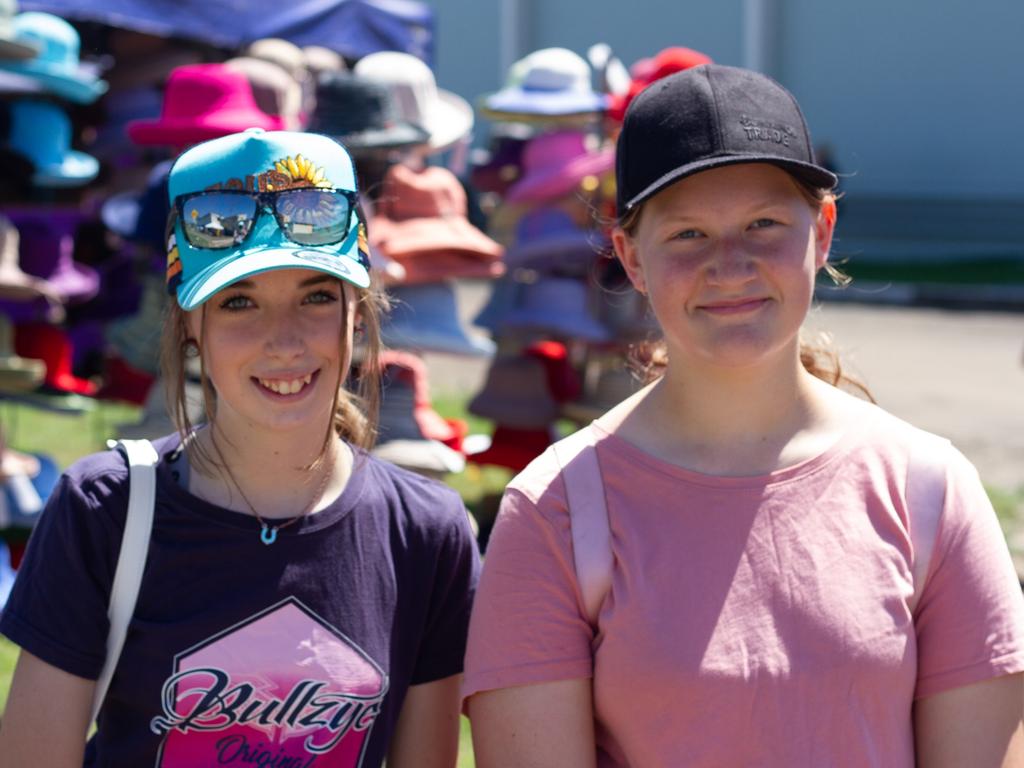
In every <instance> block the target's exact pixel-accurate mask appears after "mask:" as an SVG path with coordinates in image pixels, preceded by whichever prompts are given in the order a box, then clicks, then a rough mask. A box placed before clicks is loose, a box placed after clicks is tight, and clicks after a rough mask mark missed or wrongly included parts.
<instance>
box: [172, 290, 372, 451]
mask: <svg viewBox="0 0 1024 768" xmlns="http://www.w3.org/2000/svg"><path fill="white" fill-rule="evenodd" d="M356 290H357V297H358V298H357V300H356V312H357V315H358V316H359V317H360V318H361V320H362V325H363V329H364V334H363V342H364V350H363V355H362V364H363V365H364V366H366V367H367V368H368V369H369V370H377V366H378V358H379V353H380V348H381V335H380V318H381V315H382V313H383V312H384V311H385V310H386V307H387V301H386V298H385V295H384V293H383V291H381V290H380V289H379V288H378V287H377V286H376V285H375V284H371V286H370V287H369V288H357V289H356ZM201 311H203V312H205V305H204V308H203V309H202V310H201ZM201 328H202V330H201V332H200V338H199V339H192V338H191V337H190V336H189V332H188V326H187V325H186V322H185V312H184V311H183V310H182V309H181V307H180V306H179V304H178V302H177V301H173V300H172V301H170V302H168V308H167V313H166V315H165V317H164V328H163V335H162V337H161V349H160V371H161V375H162V376H163V380H164V382H165V385H166V390H167V391H166V395H167V407H168V410H169V412H170V414H171V418H172V420H173V421H174V425H175V427H176V428H177V430H178V433H179V434H180V435H181V437H182V440H185V439H186V438H187V437H188V436H189V435H190V434H192V432H193V431H194V430H195V428H196V425H195V424H193V423H192V420H191V417H190V416H189V412H188V405H187V402H186V397H185V380H186V377H187V371H186V355H185V349H186V345H187V344H189V343H190V342H194V343H197V344H198V345H199V349H200V350H202V348H203V343H204V341H205V339H204V338H202V337H203V335H205V329H206V323H205V316H204V322H203V323H202V326H201ZM339 330H340V329H339ZM348 343H349V340H348V339H347V338H345V336H344V334H343V335H342V338H341V340H340V342H339V348H340V351H341V355H342V359H344V357H345V353H346V352H347V351H348V350H347V349H346V346H347V344H348ZM199 365H200V371H199V374H200V385H201V387H202V393H203V410H204V413H205V416H206V422H207V423H208V424H211V425H212V424H213V423H214V420H215V419H216V413H217V392H216V390H214V388H213V385H212V383H211V382H210V379H209V377H208V376H207V375H206V367H205V364H204V363H203V356H202V354H200V355H199ZM350 378H351V372H350V371H340V372H339V375H338V382H337V387H336V388H335V393H334V408H333V412H334V416H333V418H332V420H331V423H330V425H329V426H328V428H327V429H326V430H325V432H324V439H323V446H322V448H321V451H320V454H319V456H318V457H317V458H316V459H315V460H314V462H313V464H312V465H310V467H309V469H316V468H318V467H319V466H320V463H321V462H322V461H323V460H324V459H325V457H326V455H327V450H328V447H329V446H330V443H331V439H332V437H334V436H338V437H340V438H342V439H343V440H346V441H347V442H349V443H352V444H353V445H357V446H359V447H361V448H370V447H372V446H373V444H374V442H375V441H376V438H377V412H378V409H379V405H380V386H379V378H378V377H375V376H359V377H358V384H357V385H356V388H355V391H352V390H349V389H348V388H347V387H346V382H347V381H348V380H350ZM193 446H194V449H195V459H196V460H197V463H198V465H199V466H200V467H204V466H205V467H206V468H209V467H210V466H216V465H217V464H218V462H216V461H214V460H213V458H212V457H211V456H209V455H207V453H206V452H205V451H203V449H202V448H201V446H199V445H198V443H195V442H193Z"/></svg>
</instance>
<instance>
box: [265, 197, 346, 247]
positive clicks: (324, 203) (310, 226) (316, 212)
mask: <svg viewBox="0 0 1024 768" xmlns="http://www.w3.org/2000/svg"><path fill="white" fill-rule="evenodd" d="M275 205H276V208H277V220H278V223H279V224H280V226H281V228H282V229H283V230H284V231H285V234H286V235H287V236H288V239H289V240H292V241H294V242H296V243H301V244H302V245H328V244H330V243H339V242H341V241H342V240H343V239H344V238H345V235H346V234H348V225H349V219H350V218H351V215H352V206H351V205H350V204H349V201H348V197H346V196H345V195H343V194H342V193H340V192H336V191H334V190H331V189H292V190H288V191H287V192H281V193H280V194H279V195H277V199H276V201H275Z"/></svg>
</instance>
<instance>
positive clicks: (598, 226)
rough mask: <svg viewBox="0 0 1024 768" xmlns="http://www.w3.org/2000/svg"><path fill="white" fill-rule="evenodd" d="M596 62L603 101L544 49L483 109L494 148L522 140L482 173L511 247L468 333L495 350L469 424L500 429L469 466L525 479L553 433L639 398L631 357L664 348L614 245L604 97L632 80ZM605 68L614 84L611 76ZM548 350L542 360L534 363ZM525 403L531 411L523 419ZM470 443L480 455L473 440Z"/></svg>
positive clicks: (577, 68) (577, 66) (560, 56)
mask: <svg viewBox="0 0 1024 768" xmlns="http://www.w3.org/2000/svg"><path fill="white" fill-rule="evenodd" d="M591 53H592V54H595V55H593V56H592V61H596V62H597V64H599V65H600V67H601V69H602V71H601V72H599V73H598V74H599V77H598V78H597V80H598V81H599V83H600V84H601V85H600V88H598V89H597V90H596V91H595V89H594V88H593V87H592V84H591V76H592V74H593V73H592V72H591V71H590V65H589V64H588V63H587V62H586V61H585V60H583V59H582V57H578V56H576V55H575V54H574V53H573V52H571V51H566V50H564V49H562V50H557V49H556V50H551V49H547V50H543V51H537V52H535V53H533V54H530V55H529V56H527V57H525V58H524V59H522V60H520V61H519V62H516V64H514V65H513V67H512V68H511V70H510V71H509V75H508V79H507V81H506V84H505V87H504V88H502V90H500V91H498V92H497V93H494V94H490V95H488V96H485V97H484V98H483V99H482V109H481V112H482V114H483V115H484V116H486V117H488V118H490V119H492V120H495V121H498V122H497V123H496V129H497V130H496V132H497V134H498V135H499V136H501V135H512V136H518V137H519V138H518V143H517V144H515V145H513V144H510V145H509V148H508V149H505V150H504V153H505V157H500V156H498V152H497V150H498V149H500V148H501V146H502V145H501V144H498V143H496V144H495V147H496V150H495V157H494V159H493V162H492V163H491V164H490V165H487V164H478V165H477V167H476V168H475V173H476V175H477V176H479V177H480V179H481V185H482V187H483V188H484V189H485V190H486V192H487V194H488V195H489V196H490V198H489V199H490V200H491V204H492V207H491V209H490V211H489V213H490V216H491V217H490V222H489V223H490V224H491V226H490V227H489V230H488V231H489V232H490V233H491V234H492V236H495V237H497V238H498V239H500V240H501V241H502V242H504V243H505V244H506V246H507V248H506V252H505V258H504V261H505V266H506V270H507V271H506V275H505V276H504V277H503V278H501V279H500V280H498V281H496V282H495V283H494V284H493V290H492V292H491V295H490V297H489V300H488V301H486V302H485V304H484V305H483V307H482V309H481V310H480V311H479V313H478V314H477V315H476V317H475V318H474V319H473V323H474V324H475V325H477V326H478V327H481V328H484V329H486V330H487V331H489V333H490V334H491V337H492V338H493V339H494V341H495V344H496V348H497V349H498V350H499V354H497V355H496V356H495V358H494V360H493V362H492V364H491V369H490V370H489V371H488V373H487V377H486V380H485V382H484V384H483V386H482V388H481V389H480V391H479V392H477V393H476V394H475V396H474V397H473V398H472V399H471V400H470V405H469V409H470V412H472V413H474V414H476V415H479V416H481V417H483V418H488V419H490V420H492V421H493V422H494V424H495V429H494V433H493V435H492V436H491V438H490V441H489V445H487V447H486V448H485V450H482V451H481V450H478V451H473V452H471V453H470V454H469V460H470V461H471V462H474V463H483V464H488V463H490V464H495V465H499V466H503V467H506V468H508V469H511V470H513V471H518V470H521V469H522V468H524V467H525V466H526V464H527V463H529V461H530V460H532V458H534V457H535V456H536V455H538V454H539V453H540V452H541V451H543V450H544V449H545V448H546V447H547V445H548V444H550V442H551V441H552V439H557V433H558V430H557V429H556V427H559V426H560V427H561V429H562V430H563V431H564V429H566V428H571V426H570V425H569V424H568V423H567V422H573V423H575V425H576V426H577V427H578V426H580V425H583V424H586V423H588V422H589V421H590V420H592V419H594V418H596V417H597V416H599V415H601V414H602V413H604V412H605V411H606V410H608V409H609V408H611V407H613V406H614V405H615V404H616V403H618V402H620V401H621V400H622V399H624V398H626V397H628V396H629V395H631V394H632V393H634V392H636V391H637V390H638V389H639V388H640V386H641V385H640V381H639V380H638V379H637V378H636V377H634V376H633V374H632V373H631V372H630V371H629V370H628V368H627V359H628V357H629V354H630V350H631V348H632V347H633V346H634V345H636V344H640V343H643V342H646V341H649V340H653V339H656V338H657V335H658V327H657V324H656V323H655V321H654V317H653V315H652V313H651V311H650V308H649V306H648V302H647V300H646V297H645V296H643V295H641V294H640V293H638V292H637V291H636V290H635V289H634V288H633V286H632V284H631V283H630V282H629V280H628V278H627V277H626V275H625V272H624V271H623V270H622V268H621V265H620V264H619V262H618V260H617V259H616V258H615V257H614V254H613V253H612V248H611V243H610V239H609V232H608V230H609V229H610V226H611V222H612V220H613V216H614V210H615V183H614V151H613V149H612V138H613V137H612V136H609V135H606V133H605V129H606V128H608V127H609V125H608V124H606V123H605V122H604V121H603V116H604V110H605V109H606V107H607V105H608V103H609V101H610V100H613V99H610V97H609V94H618V95H619V96H621V95H623V94H625V93H626V91H627V90H628V89H627V86H628V76H627V75H626V73H625V70H624V68H623V67H622V66H621V63H616V62H612V61H611V53H610V51H600V50H599V51H592V52H591ZM596 54H603V55H604V58H603V59H602V57H601V56H597V55H596ZM610 63H611V64H614V65H615V67H617V69H616V71H615V72H614V73H613V74H614V75H615V77H609V76H608V74H609V72H610V71H611V70H610V69H609V66H610ZM613 81H614V82H613ZM612 86H614V88H613V87H612ZM512 126H519V127H520V128H519V129H516V130H513V129H511V128H510V127H512ZM544 349H547V350H548V352H547V354H548V355H549V357H548V358H547V359H546V360H545V358H544V354H543V353H540V354H538V350H544ZM551 350H560V353H559V354H554V355H553V356H552V353H551ZM531 354H532V357H531ZM540 360H545V365H546V374H547V380H546V381H545V382H544V387H543V388H542V387H540V386H539V385H538V382H539V370H540V366H539V365H538V362H539V361H540ZM520 395H521V396H522V400H520V398H519V396H520ZM527 400H528V401H529V402H530V403H532V408H528V407H524V405H523V401H527ZM467 443H468V444H469V445H470V446H471V447H477V444H478V443H480V444H484V443H485V441H482V440H481V441H478V440H477V437H476V436H470V438H469V439H467Z"/></svg>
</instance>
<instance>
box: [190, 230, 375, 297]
mask: <svg viewBox="0 0 1024 768" xmlns="http://www.w3.org/2000/svg"><path fill="white" fill-rule="evenodd" d="M346 242H347V241H346ZM353 249H354V246H353ZM275 269H311V270H313V271H315V272H323V273H324V274H327V275H331V276H333V277H337V278H338V279H339V280H344V281H346V282H349V283H352V285H355V286H357V287H359V288H366V287H367V286H369V285H370V274H369V273H368V272H367V271H366V268H365V267H364V266H363V265H362V264H361V263H360V262H359V261H358V260H357V259H356V258H354V257H353V256H351V255H348V254H347V253H346V252H345V251H344V250H328V249H325V248H316V247H312V246H308V247H303V246H296V247H281V246H279V245H275V246H270V247H267V248H264V249H254V250H250V251H246V252H244V253H243V254H239V253H238V252H237V251H234V252H232V253H231V254H230V255H229V256H225V257H224V258H222V259H221V260H219V261H216V262H214V263H213V264H211V265H210V266H209V267H207V268H206V269H204V270H203V271H202V272H200V273H199V274H198V275H196V276H195V277H193V278H192V279H191V280H189V281H188V282H186V283H183V284H182V285H180V286H179V287H178V304H179V305H180V306H181V308H182V309H183V310H185V311H186V312H187V311H189V310H192V309H195V308H196V307H198V306H199V305H200V304H202V303H203V302H204V301H206V300H207V299H209V298H210V297H211V296H213V294H215V293H216V292H217V291H219V290H221V289H222V288H226V287H227V286H229V285H231V284H232V283H236V282H238V281H239V280H244V279H245V278H247V277H252V276H253V275H258V274H261V273H263V272H271V271H273V270H275Z"/></svg>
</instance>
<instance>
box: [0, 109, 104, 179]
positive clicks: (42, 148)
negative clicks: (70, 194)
mask: <svg viewBox="0 0 1024 768" xmlns="http://www.w3.org/2000/svg"><path fill="white" fill-rule="evenodd" d="M10 110H11V112H10V114H11V127H10V136H9V138H8V143H9V146H10V148H11V149H13V150H15V151H17V152H20V153H21V154H22V155H24V156H25V157H27V158H28V159H29V160H31V161H32V164H33V165H34V166H35V169H36V171H35V174H34V175H33V176H32V183H33V184H34V185H36V186H37V187H79V186H81V185H83V184H88V183H89V182H90V181H92V180H93V179H94V178H96V174H97V173H99V170H100V164H99V161H98V160H97V159H96V158H95V157H93V156H92V155H87V154H85V152H78V151H77V150H74V149H71V118H69V117H68V116H67V113H65V112H64V110H63V109H61V108H60V107H58V106H57V105H56V104H51V103H49V102H45V101H15V102H13V103H12V104H11V107H10Z"/></svg>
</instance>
